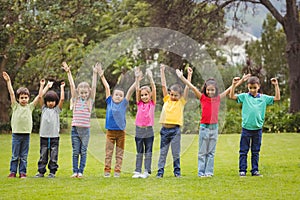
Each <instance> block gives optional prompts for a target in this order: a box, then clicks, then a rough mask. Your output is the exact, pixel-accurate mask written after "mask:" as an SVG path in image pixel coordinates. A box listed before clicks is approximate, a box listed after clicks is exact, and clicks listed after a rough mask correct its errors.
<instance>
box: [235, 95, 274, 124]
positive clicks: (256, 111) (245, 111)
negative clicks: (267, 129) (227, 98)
mask: <svg viewBox="0 0 300 200" xmlns="http://www.w3.org/2000/svg"><path fill="white" fill-rule="evenodd" d="M237 102H238V103H242V127H243V128H245V129H248V130H258V129H262V127H263V124H264V121H265V112H266V107H267V106H268V105H272V104H273V103H274V96H268V95H264V94H258V95H257V96H256V97H253V96H252V95H251V94H250V93H241V94H238V95H237Z"/></svg>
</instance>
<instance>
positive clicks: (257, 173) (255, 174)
mask: <svg viewBox="0 0 300 200" xmlns="http://www.w3.org/2000/svg"><path fill="white" fill-rule="evenodd" d="M252 176H261V177H262V176H263V175H262V174H260V173H259V172H258V171H256V172H253V173H252Z"/></svg>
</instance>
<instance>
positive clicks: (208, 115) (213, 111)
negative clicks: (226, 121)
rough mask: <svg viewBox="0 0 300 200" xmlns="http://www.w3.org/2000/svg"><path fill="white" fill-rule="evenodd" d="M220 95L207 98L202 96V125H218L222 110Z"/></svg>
mask: <svg viewBox="0 0 300 200" xmlns="http://www.w3.org/2000/svg"><path fill="white" fill-rule="evenodd" d="M220 99H221V98H220V95H218V96H216V97H212V98H210V97H207V96H206V95H204V94H202V95H201V98H200V104H201V107H202V116H201V120H200V123H201V124H217V123H218V115H219V108H220Z"/></svg>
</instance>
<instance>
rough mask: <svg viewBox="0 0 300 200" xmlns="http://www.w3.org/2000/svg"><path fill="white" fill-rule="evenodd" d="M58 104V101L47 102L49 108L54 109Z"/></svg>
mask: <svg viewBox="0 0 300 200" xmlns="http://www.w3.org/2000/svg"><path fill="white" fill-rule="evenodd" d="M55 104H56V101H47V102H46V105H47V107H48V108H54V107H55Z"/></svg>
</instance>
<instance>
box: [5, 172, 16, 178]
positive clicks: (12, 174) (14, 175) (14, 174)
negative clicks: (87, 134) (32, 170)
mask: <svg viewBox="0 0 300 200" xmlns="http://www.w3.org/2000/svg"><path fill="white" fill-rule="evenodd" d="M7 177H8V178H16V173H13V172H11V173H10V174H9V175H8V176H7Z"/></svg>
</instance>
